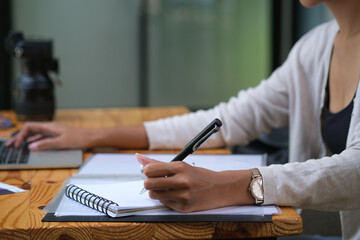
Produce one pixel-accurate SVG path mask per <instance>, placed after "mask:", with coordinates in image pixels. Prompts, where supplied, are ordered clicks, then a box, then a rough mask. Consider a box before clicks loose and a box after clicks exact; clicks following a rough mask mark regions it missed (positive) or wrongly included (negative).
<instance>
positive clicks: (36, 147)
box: [29, 142, 39, 150]
mask: <svg viewBox="0 0 360 240" xmlns="http://www.w3.org/2000/svg"><path fill="white" fill-rule="evenodd" d="M38 148H39V144H38V142H33V143H31V144H30V145H29V149H30V150H38Z"/></svg>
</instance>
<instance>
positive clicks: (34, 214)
mask: <svg viewBox="0 0 360 240" xmlns="http://www.w3.org/2000/svg"><path fill="white" fill-rule="evenodd" d="M186 112H188V110H187V109H186V108H184V107H167V108H127V109H126V108H124V109H90V110H59V111H57V114H56V117H55V121H58V122H61V123H65V124H69V125H73V126H81V127H87V128H95V127H112V126H117V125H131V124H139V123H141V122H143V121H147V120H153V119H158V118H162V117H167V116H171V115H176V114H182V113H186ZM0 114H2V115H4V116H7V117H10V118H11V119H12V120H13V122H15V123H16V126H15V127H14V128H12V129H8V130H0V137H2V138H3V137H9V136H10V135H11V133H12V132H13V131H15V130H17V129H20V128H21V126H22V125H23V123H18V122H16V120H15V116H14V114H13V113H12V112H10V111H0ZM139 151H140V150H139ZM121 152H135V151H121ZM140 152H149V151H142V150H141V151H140ZM159 152H163V151H156V153H159ZM166 152H167V153H168V152H171V151H166ZM173 152H175V151H173ZM202 152H203V153H205V152H206V153H229V152H228V150H225V149H214V150H206V151H204V150H203V151H202ZM76 172H77V170H76V169H68V170H27V171H26V170H23V171H0V181H1V182H4V183H7V184H11V185H15V186H18V187H20V188H23V189H27V190H28V191H26V192H24V193H17V194H9V195H2V196H0V239H212V238H215V239H219V238H263V237H274V238H275V237H278V236H288V235H299V234H301V232H302V220H301V217H300V216H299V215H298V214H297V213H296V212H295V211H294V210H292V209H291V208H286V207H283V208H281V209H282V212H283V213H282V215H279V216H274V217H273V222H272V223H243V222H240V223H236V222H228V223H216V222H213V223H211V222H210V223H111V222H78V223H77V222H68V223H67V222H65V223H64V222H41V219H42V218H43V217H44V215H45V214H44V213H41V209H43V208H44V206H45V205H46V204H47V203H48V202H49V201H50V200H51V199H52V198H53V196H54V195H55V193H56V192H57V191H58V189H59V187H60V186H61V184H62V182H63V180H64V179H66V178H68V177H70V176H71V175H72V174H73V173H76Z"/></svg>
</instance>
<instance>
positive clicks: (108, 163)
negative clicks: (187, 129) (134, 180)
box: [79, 153, 263, 175]
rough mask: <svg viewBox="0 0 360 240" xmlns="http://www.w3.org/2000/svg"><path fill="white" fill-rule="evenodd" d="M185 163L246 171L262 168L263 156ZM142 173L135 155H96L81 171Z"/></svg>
mask: <svg viewBox="0 0 360 240" xmlns="http://www.w3.org/2000/svg"><path fill="white" fill-rule="evenodd" d="M144 155H145V156H147V157H149V158H152V159H155V160H159V161H163V162H170V161H171V160H172V159H173V158H174V157H175V154H144ZM184 162H186V163H188V164H191V165H194V166H196V167H203V168H207V169H210V170H213V171H224V170H245V169H250V168H254V167H259V166H261V165H262V163H263V155H243V154H241V155H240V154H193V155H189V156H188V157H187V158H186V159H185V160H184ZM140 173H141V172H140V164H139V163H138V161H137V160H136V157H135V154H116V153H114V154H113V153H99V154H94V155H93V156H92V157H91V158H90V159H88V160H87V161H86V163H85V164H84V165H83V166H82V167H81V168H80V170H79V174H81V175H139V174H140Z"/></svg>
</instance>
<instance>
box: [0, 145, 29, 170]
mask: <svg viewBox="0 0 360 240" xmlns="http://www.w3.org/2000/svg"><path fill="white" fill-rule="evenodd" d="M5 143H6V141H5V140H0V165H5V164H6V165H8V164H26V163H27V162H28V160H29V153H30V151H29V148H28V144H27V143H25V142H24V143H23V144H22V145H21V146H20V147H19V148H15V147H5Z"/></svg>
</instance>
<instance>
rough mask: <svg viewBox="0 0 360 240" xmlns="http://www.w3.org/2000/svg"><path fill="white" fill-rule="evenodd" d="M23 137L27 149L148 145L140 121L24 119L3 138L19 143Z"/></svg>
mask: <svg viewBox="0 0 360 240" xmlns="http://www.w3.org/2000/svg"><path fill="white" fill-rule="evenodd" d="M25 140H28V142H31V144H30V145H29V148H30V149H31V150H45V149H50V148H59V149H64V148H93V147H118V148H126V149H135V148H136V149H144V148H148V146H149V143H148V139H147V136H146V132H145V128H144V126H143V125H138V126H120V127H115V128H102V129H85V128H75V127H70V126H66V125H62V124H58V123H55V122H49V123H26V124H25V125H24V127H23V128H22V129H21V131H20V132H19V134H17V135H16V136H15V137H14V138H12V139H10V140H9V141H8V142H7V146H11V145H14V146H15V147H19V146H20V145H21V143H22V142H23V141H25Z"/></svg>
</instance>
